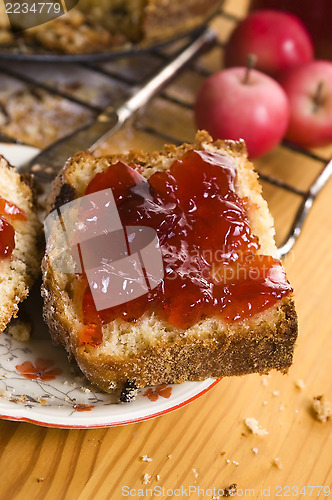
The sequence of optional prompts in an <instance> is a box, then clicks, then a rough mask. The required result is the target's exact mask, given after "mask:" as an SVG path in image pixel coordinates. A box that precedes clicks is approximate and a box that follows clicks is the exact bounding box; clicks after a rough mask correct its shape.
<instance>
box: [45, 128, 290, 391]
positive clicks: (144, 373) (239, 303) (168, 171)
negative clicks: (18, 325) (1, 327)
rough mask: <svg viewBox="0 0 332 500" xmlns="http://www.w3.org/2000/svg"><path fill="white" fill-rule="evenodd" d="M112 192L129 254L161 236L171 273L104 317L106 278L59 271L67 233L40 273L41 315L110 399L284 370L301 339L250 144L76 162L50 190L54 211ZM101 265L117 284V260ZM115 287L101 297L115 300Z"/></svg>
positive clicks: (208, 144) (205, 142)
mask: <svg viewBox="0 0 332 500" xmlns="http://www.w3.org/2000/svg"><path fill="white" fill-rule="evenodd" d="M109 188H110V189H111V190H112V193H113V195H114V199H115V202H116V205H117V210H118V213H119V216H120V219H121V222H122V224H123V227H126V231H127V244H128V242H129V246H128V248H130V249H132V246H131V244H132V241H133V238H134V237H135V236H134V233H133V231H134V232H135V227H136V226H137V225H139V226H148V227H152V228H154V229H155V231H156V233H157V235H158V238H159V243H160V250H161V253H162V261H163V266H164V273H165V274H164V277H163V279H162V280H161V281H159V284H157V286H155V287H154V288H151V289H150V291H149V292H148V293H147V294H145V295H144V296H141V297H139V298H136V299H134V300H130V301H128V302H126V303H122V304H121V305H114V306H112V307H110V308H106V309H100V308H99V309H100V310H97V307H96V303H95V300H94V298H93V295H92V293H93V286H94V288H96V287H97V288H98V286H99V285H96V283H97V282H98V279H97V278H96V279H95V282H94V283H95V285H93V286H92V282H91V281H90V278H89V282H88V281H87V274H84V273H83V271H82V270H81V271H80V273H78V272H76V274H74V273H73V272H72V273H70V272H68V271H67V272H60V270H59V268H58V267H57V266H56V265H54V263H56V262H57V259H61V252H62V250H63V248H62V247H61V245H59V241H60V240H58V237H59V234H58V232H59V230H60V229H61V226H58V227H53V228H52V231H51V236H50V238H49V239H48V241H47V248H46V254H45V256H44V260H43V264H42V274H43V287H42V294H43V297H44V316H45V320H46V322H47V324H48V326H49V329H50V332H51V335H52V338H53V340H54V341H55V342H57V343H59V344H61V345H63V346H64V347H65V348H66V350H67V351H68V353H69V355H70V357H72V358H75V359H76V361H77V363H78V365H79V366H80V368H81V370H82V371H83V372H84V374H85V375H86V377H87V378H88V379H90V380H91V382H93V383H94V384H96V385H97V386H99V387H100V388H102V389H103V390H105V391H111V390H113V389H115V388H118V389H122V388H124V387H129V388H130V387H144V386H146V385H154V384H162V383H180V382H183V381H188V380H192V381H198V380H202V379H205V378H208V377H218V378H219V377H224V376H229V375H244V374H248V373H253V372H258V373H267V372H268V371H269V370H271V369H277V370H280V371H282V372H286V371H287V369H288V367H289V366H290V365H291V363H292V356H293V348H294V343H295V340H296V337H297V317H296V312H295V308H294V302H293V293H292V288H291V286H290V284H289V283H288V281H287V279H286V277H285V273H284V270H283V267H282V265H281V262H280V261H279V260H278V256H277V249H276V246H275V243H274V229H273V220H272V217H271V215H270V213H269V211H268V207H267V203H266V201H265V200H264V199H263V198H262V195H261V187H260V185H259V183H258V180H257V174H256V173H255V172H254V170H253V166H252V164H251V163H250V162H249V161H248V159H247V153H246V148H245V145H244V143H243V142H232V141H216V142H212V139H211V138H210V136H209V135H208V134H207V133H206V132H199V133H198V134H197V136H196V141H195V143H194V144H191V145H190V144H183V145H182V146H180V147H175V146H165V147H164V149H162V150H161V151H159V152H156V153H150V154H144V153H142V152H139V151H132V152H130V153H129V154H126V155H114V156H109V157H99V158H96V157H94V156H92V155H90V154H89V153H87V152H82V153H78V154H76V155H75V156H74V157H73V158H72V159H70V160H69V161H68V163H67V164H66V166H65V168H64V170H63V171H62V172H61V173H60V174H59V176H58V178H57V179H56V181H55V183H54V185H53V193H52V195H51V199H50V203H51V214H53V215H54V214H56V213H57V212H56V211H55V210H57V211H58V210H59V209H60V208H61V207H62V209H63V208H64V206H65V205H66V204H67V203H69V202H71V201H73V200H77V199H80V200H83V199H84V198H87V195H92V194H93V193H96V192H99V191H100V190H106V191H107V190H108V189H109ZM83 195H86V196H85V197H83ZM82 197H83V198H82ZM95 209H96V207H95V208H94V209H93V210H95ZM93 210H92V212H89V213H90V215H91V214H92V215H93V214H94V212H93ZM61 213H63V212H61ZM94 215H95V216H96V220H99V219H98V213H95V214H94ZM89 219H91V217H89ZM96 246H97V244H96ZM96 246H95V251H96V253H98V252H97V248H96ZM109 248H110V247H109ZM130 251H131V250H129V254H130ZM70 259H74V257H73V255H72V256H71V257H70ZM70 259H68V260H70ZM74 260H75V259H74ZM103 262H104V264H105V262H106V264H105V267H104V269H103V271H105V269H106V271H105V272H106V274H107V272H110V273H111V274H110V275H109V276H112V272H113V271H112V269H113V267H112V266H113V264H112V261H108V260H107V256H106V260H105V259H104V260H103ZM72 264H73V262H72ZM145 266H146V269H145V271H146V272H147V266H148V263H147V261H145ZM72 269H74V267H73V268H72ZM75 269H76V270H77V268H75ZM84 272H85V271H84ZM86 272H87V271H86ZM111 279H112V278H111ZM106 282H107V283H109V281H107V279H106V280H104V281H103V280H102V283H104V285H105V283H106ZM150 283H151V281H150ZM91 286H92V288H91ZM108 286H109V285H107V286H106V289H103V290H102V291H103V293H105V294H106V295H105V296H106V297H111V296H112V293H113V291H112V290H110V289H109V288H108ZM123 289H125V287H124V288H123ZM99 291H101V289H99Z"/></svg>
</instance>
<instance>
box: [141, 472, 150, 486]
mask: <svg viewBox="0 0 332 500" xmlns="http://www.w3.org/2000/svg"><path fill="white" fill-rule="evenodd" d="M142 483H143V484H149V483H151V476H150V474H144V476H143V479H142Z"/></svg>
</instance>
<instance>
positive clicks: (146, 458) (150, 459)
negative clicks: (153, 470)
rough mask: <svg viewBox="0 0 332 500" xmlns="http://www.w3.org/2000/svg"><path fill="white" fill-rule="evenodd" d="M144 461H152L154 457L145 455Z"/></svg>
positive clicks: (142, 458)
mask: <svg viewBox="0 0 332 500" xmlns="http://www.w3.org/2000/svg"><path fill="white" fill-rule="evenodd" d="M141 460H142V462H152V458H151V457H149V456H148V455H143V456H142V457H141Z"/></svg>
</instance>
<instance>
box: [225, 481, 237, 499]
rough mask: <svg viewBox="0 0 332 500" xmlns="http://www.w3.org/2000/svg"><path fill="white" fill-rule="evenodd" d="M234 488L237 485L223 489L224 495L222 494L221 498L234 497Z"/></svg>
mask: <svg viewBox="0 0 332 500" xmlns="http://www.w3.org/2000/svg"><path fill="white" fill-rule="evenodd" d="M236 488H237V485H236V484H235V483H233V484H230V485H229V486H228V488H224V489H223V491H224V493H223V494H222V496H223V497H234V496H235V493H236Z"/></svg>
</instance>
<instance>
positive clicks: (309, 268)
mask: <svg viewBox="0 0 332 500" xmlns="http://www.w3.org/2000/svg"><path fill="white" fill-rule="evenodd" d="M246 3H247V2H246V1H237V0H229V1H228V2H226V6H225V10H226V11H227V12H229V13H232V14H243V13H244V11H245V7H246ZM222 23H224V24H222ZM215 25H216V26H215V27H216V28H217V30H218V31H219V34H220V37H221V39H225V38H226V37H227V36H228V33H229V31H230V29H231V28H232V26H233V24H232V22H231V21H223V22H221V21H220V20H218V21H217V22H216V23H215ZM220 50H221V49H220V48H217V49H213V50H212V51H211V53H209V54H207V55H206V56H205V57H204V58H203V59H202V60H201V61H200V63H201V64H202V65H205V66H206V68H208V69H210V70H213V71H216V70H217V69H218V68H219V67H220V61H219V58H220ZM195 78H196V79H195ZM195 78H193V77H192V75H191V73H190V70H188V71H186V73H185V74H183V75H182V76H181V77H180V78H179V79H178V80H177V82H175V83H174V84H172V85H171V86H170V87H169V88H168V90H167V92H168V93H170V94H172V93H173V94H174V93H175V94H176V92H181V93H182V94H183V95H186V96H188V99H189V101H190V102H192V100H193V98H194V95H195V92H196V90H197V88H198V85H199V83H200V82H201V81H202V79H200V81H197V77H195ZM167 106H168V107H167ZM167 106H165V103H163V101H162V99H160V98H157V99H155V100H154V101H153V102H152V103H151V105H150V106H149V107H148V109H147V110H146V111H145V114H144V115H143V116H142V117H141V118H140V119H141V120H142V121H146V123H149V122H151V120H153V122H154V123H156V122H158V126H159V127H160V130H162V131H165V132H167V131H168V132H169V131H170V130H172V134H173V135H176V136H177V137H179V138H180V139H184V140H191V139H192V138H193V135H194V125H193V121H192V111H191V110H190V109H188V112H187V113H182V114H181V116H180V115H179V114H177V113H176V110H172V109H171V106H170V105H167ZM128 143H130V144H134V145H140V146H141V147H142V148H146V149H155V148H158V147H159V146H160V144H161V140H160V139H156V138H153V137H151V136H149V134H146V133H143V132H142V133H138V132H135V133H134V132H133V131H132V130H131V129H130V128H127V129H126V130H124V131H122V132H121V133H120V134H118V136H117V137H116V138H115V139H113V140H112V141H110V143H109V144H108V146H107V147H108V149H109V150H113V151H114V149H118V150H119V149H120V150H121V149H124V148H126V147H127V146H128ZM320 153H321V154H322V155H324V156H325V157H326V158H328V157H329V155H331V148H326V149H325V150H321V151H320ZM255 165H256V167H257V169H258V170H260V171H262V172H264V173H269V174H273V175H276V176H279V177H281V178H282V179H284V180H287V182H291V183H294V184H295V185H297V186H299V187H305V186H308V183H309V182H310V181H311V180H312V179H313V177H314V175H316V174H317V172H318V171H319V169H320V168H321V164H320V163H318V162H316V161H314V160H311V159H310V158H307V157H305V156H303V155H301V154H297V153H293V152H290V151H289V150H287V149H285V148H284V147H279V148H276V149H275V150H274V151H273V152H272V153H271V154H269V155H266V156H265V157H264V158H261V159H260V160H258V161H257V162H255ZM264 193H265V195H266V197H267V199H268V201H269V204H270V207H271V210H272V212H273V215H274V217H275V219H276V227H277V232H278V240H279V241H280V240H281V239H282V237H283V236H284V234H285V233H286V231H287V227H288V226H289V223H290V221H291V219H292V216H293V215H294V213H295V211H296V206H297V204H298V202H299V200H298V199H297V198H296V197H295V196H294V195H290V194H288V193H286V192H285V191H283V190H281V189H276V188H272V187H271V186H269V185H267V184H264ZM331 200H332V180H331V181H330V182H329V183H328V185H327V186H326V187H325V188H324V190H323V191H322V192H321V194H320V195H319V197H318V199H317V200H316V202H315V204H314V207H313V209H312V212H311V213H310V216H309V218H308V220H307V222H306V224H305V228H304V231H303V234H302V235H301V237H300V239H299V241H298V242H297V243H296V246H295V248H294V251H292V252H291V254H290V255H289V256H288V257H287V258H286V259H285V266H286V268H287V272H288V277H289V279H290V281H291V283H292V284H293V286H294V289H295V297H296V306H297V311H298V316H299V338H298V341H297V345H296V349H295V355H294V363H293V366H292V367H291V368H290V370H289V373H288V375H281V374H280V373H271V374H270V376H269V377H263V378H262V377H260V376H258V375H250V376H247V377H239V378H228V379H223V380H221V381H220V382H219V383H218V384H217V385H216V386H215V387H214V388H213V389H212V390H211V391H210V392H208V393H207V394H205V395H204V396H202V397H200V398H199V399H198V400H196V401H194V402H193V403H191V404H190V405H188V406H186V407H183V408H182V409H179V410H177V411H175V412H172V413H169V414H167V415H165V416H162V417H159V418H156V419H153V420H149V421H145V422H142V423H137V424H132V425H127V426H124V427H117V428H109V429H96V430H60V429H47V428H43V427H37V426H34V425H31V424H26V423H14V422H9V421H0V457H1V458H0V499H1V500H2V499H4V500H8V499H10V500H13V499H28V498H29V499H30V498H32V499H40V500H41V499H47V500H58V499H59V500H60V499H61V500H62V499H68V500H69V499H70V500H73V499H79V500H88V499H89V500H96V499H97V500H104V499H105V500H106V499H115V500H118V499H121V498H125V497H124V496H123V494H126V493H128V491H129V488H130V489H131V490H135V491H132V492H131V496H129V498H138V496H139V494H140V493H141V495H142V494H143V493H144V492H145V490H146V488H154V487H156V486H158V487H160V491H161V494H160V498H166V497H167V498H176V496H178V495H179V493H180V494H181V488H183V492H182V493H183V496H184V498H186V496H185V494H187V495H189V487H191V490H190V493H191V496H190V498H203V490H204V489H205V491H204V493H205V496H204V498H208V499H210V498H212V497H213V494H214V493H213V488H215V489H216V490H218V489H221V488H226V487H228V486H229V485H230V484H232V483H236V484H237V488H238V493H237V495H238V496H242V497H245V498H247V497H251V498H260V497H263V496H265V497H267V498H277V497H278V496H293V498H294V497H296V498H307V497H308V498H309V497H310V496H311V498H318V493H319V489H318V486H332V468H331V466H332V422H331V421H329V422H327V423H325V424H323V423H320V422H319V421H317V420H316V419H315V418H314V415H313V412H312V410H311V404H312V399H313V397H314V396H317V395H320V394H325V395H326V396H327V397H329V399H330V400H332V377H331V366H332V286H331V281H332V251H331V248H332V222H331V220H332V219H331V212H332V201H331ZM299 379H302V380H303V381H304V383H305V387H304V388H303V389H302V390H301V389H299V388H297V387H296V382H297V381H298V380H299ZM248 417H254V418H256V419H257V420H258V421H259V423H260V424H261V425H262V426H263V427H264V428H265V429H267V430H268V432H269V434H268V435H266V436H264V437H260V436H257V435H253V434H251V433H249V431H248V430H247V429H246V427H245V425H244V420H245V419H246V418H248ZM255 448H256V449H257V453H256V454H255V453H254V452H253V451H252V450H253V449H255ZM143 455H148V456H149V457H151V458H152V460H151V461H150V462H144V461H142V460H141V457H142V456H143ZM275 458H279V459H280V463H281V465H282V468H281V469H280V468H278V467H276V466H275V465H273V461H274V459H275ZM144 474H149V475H150V476H151V483H150V484H148V485H143V475H144ZM157 475H158V478H157ZM310 486H311V487H313V486H315V487H316V488H315V489H313V488H309V487H310ZM287 487H290V488H291V489H287ZM295 487H298V488H299V490H298V492H299V493H298V494H297V493H296V489H295ZM303 487H306V490H303V489H302V490H301V488H303ZM123 488H124V489H123ZM163 488H165V489H164V496H162V493H163V490H162V489H163ZM198 488H201V490H198ZM262 488H263V491H262V490H261V489H262ZM177 489H180V490H177ZM139 490H141V492H140V491H139ZM142 490H143V492H142ZM211 490H212V491H211ZM300 491H301V492H302V494H300ZM324 492H325V494H326V492H327V490H321V493H320V496H319V498H324ZM304 493H305V494H304ZM135 494H136V496H134V495H135ZM146 495H149V492H146ZM148 497H149V496H148ZM150 498H151V496H150ZM325 498H326V496H325Z"/></svg>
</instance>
